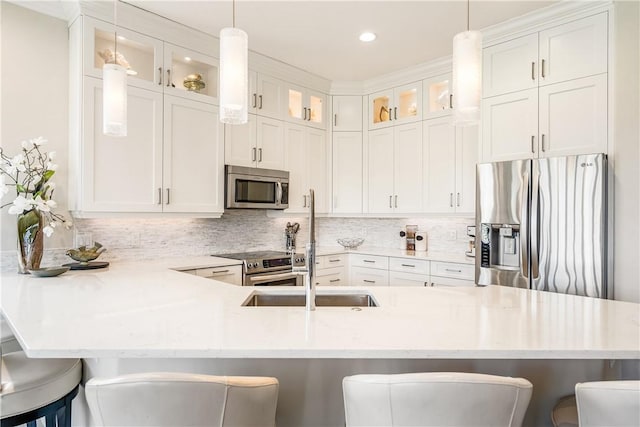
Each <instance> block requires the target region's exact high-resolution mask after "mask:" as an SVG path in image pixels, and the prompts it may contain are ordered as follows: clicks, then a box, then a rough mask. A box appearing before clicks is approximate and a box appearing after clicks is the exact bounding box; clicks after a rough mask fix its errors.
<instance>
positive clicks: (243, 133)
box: [224, 114, 258, 167]
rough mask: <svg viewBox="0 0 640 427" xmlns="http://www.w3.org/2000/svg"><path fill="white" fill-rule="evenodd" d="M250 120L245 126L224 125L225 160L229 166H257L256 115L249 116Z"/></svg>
mask: <svg viewBox="0 0 640 427" xmlns="http://www.w3.org/2000/svg"><path fill="white" fill-rule="evenodd" d="M248 118H249V119H248V121H247V123H245V124H243V125H224V159H225V163H226V164H228V165H238V166H247V167H255V166H256V165H257V161H258V148H257V147H256V139H257V126H256V121H257V120H256V116H255V114H249V115H248Z"/></svg>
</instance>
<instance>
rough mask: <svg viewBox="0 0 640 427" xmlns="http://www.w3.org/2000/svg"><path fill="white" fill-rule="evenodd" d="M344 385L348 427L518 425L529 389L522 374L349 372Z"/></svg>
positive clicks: (522, 415)
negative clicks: (351, 373)
mask: <svg viewBox="0 0 640 427" xmlns="http://www.w3.org/2000/svg"><path fill="white" fill-rule="evenodd" d="M342 387H343V392H344V408H345V421H346V425H347V427H352V426H445V425H446V426H459V427H467V426H491V427H499V426H509V427H516V426H520V425H522V420H523V418H524V415H525V412H526V410H527V407H528V406H529V400H530V399H531V392H532V388H533V387H532V385H531V383H530V382H529V381H527V380H526V379H523V378H510V377H500V376H494V375H484V374H470V373H452V372H429V373H414V374H396V375H353V376H350V377H345V378H344V380H343V381H342Z"/></svg>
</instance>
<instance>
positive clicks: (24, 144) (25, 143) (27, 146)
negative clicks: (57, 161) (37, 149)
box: [22, 140, 33, 150]
mask: <svg viewBox="0 0 640 427" xmlns="http://www.w3.org/2000/svg"><path fill="white" fill-rule="evenodd" d="M22 148H23V149H25V150H29V149H31V148H33V142H31V140H25V141H22Z"/></svg>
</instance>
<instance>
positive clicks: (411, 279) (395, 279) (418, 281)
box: [389, 271, 429, 286]
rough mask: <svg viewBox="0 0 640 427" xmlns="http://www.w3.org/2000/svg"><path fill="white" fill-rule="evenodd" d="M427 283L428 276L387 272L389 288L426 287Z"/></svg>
mask: <svg viewBox="0 0 640 427" xmlns="http://www.w3.org/2000/svg"><path fill="white" fill-rule="evenodd" d="M428 283H429V275H428V274H416V273H404V272H400V271H390V272H389V286H427V285H428Z"/></svg>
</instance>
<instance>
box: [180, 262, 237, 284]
mask: <svg viewBox="0 0 640 427" xmlns="http://www.w3.org/2000/svg"><path fill="white" fill-rule="evenodd" d="M182 272H183V273H189V274H193V275H195V276H199V277H204V278H205V279H214V280H219V281H221V282H226V283H230V284H232V285H237V286H242V266H241V265H226V266H222V267H209V268H196V269H192V270H182Z"/></svg>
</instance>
